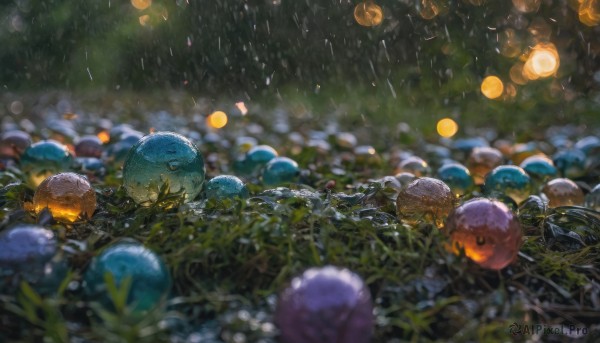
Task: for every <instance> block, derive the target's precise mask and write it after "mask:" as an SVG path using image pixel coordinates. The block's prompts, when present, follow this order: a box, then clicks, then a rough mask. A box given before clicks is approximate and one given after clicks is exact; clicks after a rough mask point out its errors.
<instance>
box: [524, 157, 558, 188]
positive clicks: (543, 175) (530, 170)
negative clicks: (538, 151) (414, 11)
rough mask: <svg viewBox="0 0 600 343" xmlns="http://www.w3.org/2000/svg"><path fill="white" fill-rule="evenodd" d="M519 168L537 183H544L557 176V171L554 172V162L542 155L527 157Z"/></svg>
mask: <svg viewBox="0 0 600 343" xmlns="http://www.w3.org/2000/svg"><path fill="white" fill-rule="evenodd" d="M520 167H521V168H523V170H525V171H526V172H527V174H529V175H530V176H531V177H532V178H533V179H534V180H536V181H538V182H546V181H547V180H549V179H551V178H553V177H555V176H556V175H558V170H556V167H555V166H554V162H552V160H551V159H549V158H547V157H545V156H542V155H535V156H530V157H527V158H526V159H525V160H524V161H523V162H522V163H521V165H520Z"/></svg>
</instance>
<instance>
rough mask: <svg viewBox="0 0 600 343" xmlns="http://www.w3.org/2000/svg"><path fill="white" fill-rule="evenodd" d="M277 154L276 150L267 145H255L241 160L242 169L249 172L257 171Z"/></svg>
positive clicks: (254, 172)
mask: <svg viewBox="0 0 600 343" xmlns="http://www.w3.org/2000/svg"><path fill="white" fill-rule="evenodd" d="M277 156H279V154H278V153H277V150H275V149H273V147H271V146H269V145H257V146H255V147H253V148H251V149H250V150H248V153H247V154H246V157H245V158H244V160H243V163H244V168H242V169H243V170H249V171H250V174H256V173H258V172H259V171H260V170H261V169H262V168H263V167H264V166H265V165H266V164H267V163H268V162H269V161H270V160H272V159H274V158H275V157H277Z"/></svg>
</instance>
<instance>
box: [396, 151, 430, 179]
mask: <svg viewBox="0 0 600 343" xmlns="http://www.w3.org/2000/svg"><path fill="white" fill-rule="evenodd" d="M429 172H430V169H429V165H428V164H427V162H425V160H423V159H422V158H420V157H418V156H411V157H409V158H407V159H405V160H403V161H401V162H400V163H399V164H398V166H397V167H396V174H398V173H411V174H413V175H415V176H416V177H421V176H425V175H428V174H429Z"/></svg>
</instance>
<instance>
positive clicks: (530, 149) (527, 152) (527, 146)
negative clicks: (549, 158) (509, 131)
mask: <svg viewBox="0 0 600 343" xmlns="http://www.w3.org/2000/svg"><path fill="white" fill-rule="evenodd" d="M541 153H542V151H540V149H539V148H538V145H537V144H536V143H535V142H528V143H519V144H515V145H514V146H513V148H512V153H511V160H512V162H513V163H514V164H515V165H517V166H518V165H520V164H521V163H522V162H523V161H524V160H525V159H526V158H527V157H531V156H534V155H539V154H541Z"/></svg>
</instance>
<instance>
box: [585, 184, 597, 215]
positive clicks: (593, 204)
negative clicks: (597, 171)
mask: <svg viewBox="0 0 600 343" xmlns="http://www.w3.org/2000/svg"><path fill="white" fill-rule="evenodd" d="M585 206H586V207H588V208H591V209H592V210H596V211H600V184H597V185H596V187H594V189H592V191H591V192H589V193H588V194H587V195H586V196H585Z"/></svg>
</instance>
